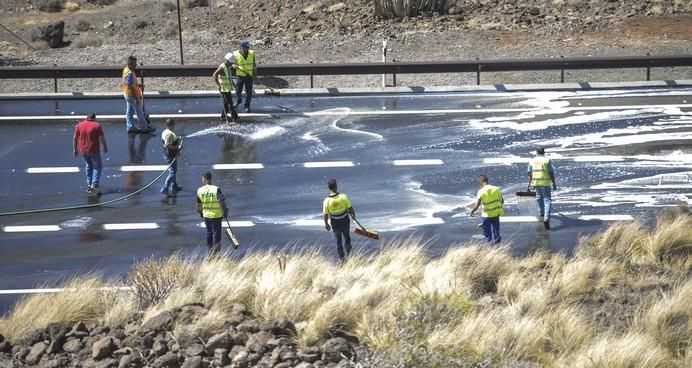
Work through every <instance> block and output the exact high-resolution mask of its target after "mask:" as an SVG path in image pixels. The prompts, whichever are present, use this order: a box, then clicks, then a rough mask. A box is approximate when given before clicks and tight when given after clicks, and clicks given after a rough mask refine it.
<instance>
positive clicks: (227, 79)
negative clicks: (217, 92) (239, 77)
mask: <svg viewBox="0 0 692 368" xmlns="http://www.w3.org/2000/svg"><path fill="white" fill-rule="evenodd" d="M221 65H222V66H223V75H221V74H219V75H218V76H217V79H218V80H219V85H221V92H233V83H232V82H231V71H230V70H228V66H226V64H221Z"/></svg>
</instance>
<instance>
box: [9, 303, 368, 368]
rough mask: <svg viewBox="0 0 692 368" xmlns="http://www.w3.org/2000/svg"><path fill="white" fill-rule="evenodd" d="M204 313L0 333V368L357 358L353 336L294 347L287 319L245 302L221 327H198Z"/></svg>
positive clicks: (301, 367) (287, 363)
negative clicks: (256, 312)
mask: <svg viewBox="0 0 692 368" xmlns="http://www.w3.org/2000/svg"><path fill="white" fill-rule="evenodd" d="M208 314H209V310H208V309H206V308H205V307H204V306H202V305H187V306H184V307H182V308H177V309H173V310H167V311H163V312H161V313H159V314H158V315H155V316H154V317H152V318H149V319H147V320H146V321H143V320H142V316H141V315H134V316H132V317H131V318H130V319H129V320H128V323H127V324H126V325H125V326H118V327H109V326H104V325H100V324H94V323H84V322H78V323H76V324H73V325H70V324H65V323H53V324H51V325H49V326H47V327H46V328H45V329H44V330H39V331H35V332H34V333H32V334H31V335H30V336H29V337H28V338H27V339H26V340H25V341H23V342H22V343H17V344H16V345H14V346H13V345H12V344H10V342H9V341H7V340H6V339H5V338H4V337H2V336H1V335H0V367H2V368H10V367H21V366H39V367H42V368H57V367H66V366H73V367H84V368H115V367H119V368H125V367H145V366H146V367H184V368H196V367H200V368H201V367H228V366H230V367H235V368H247V367H278V368H289V367H296V368H313V367H314V368H318V367H336V366H343V365H347V364H348V363H349V361H352V360H354V359H356V354H355V351H356V345H355V344H354V343H353V342H352V341H350V340H347V339H345V338H342V337H335V338H332V339H329V340H327V341H326V342H324V343H322V344H319V345H312V346H299V345H298V343H297V342H296V339H295V337H296V327H295V325H294V324H293V323H292V322H291V321H288V320H286V319H277V320H262V321H261V320H256V319H253V318H252V317H251V316H250V315H249V313H248V310H247V308H246V306H245V305H242V304H236V305H234V306H233V311H232V312H231V313H230V314H229V316H228V318H226V319H224V320H223V321H222V323H219V324H220V325H222V326H223V327H221V328H216V329H211V330H205V329H203V328H201V327H198V326H197V325H196V323H197V322H198V321H199V320H200V319H202V318H208V316H207V315H208ZM217 322H221V321H217Z"/></svg>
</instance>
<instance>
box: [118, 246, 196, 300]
mask: <svg viewBox="0 0 692 368" xmlns="http://www.w3.org/2000/svg"><path fill="white" fill-rule="evenodd" d="M193 267H194V266H193V265H192V264H191V262H190V260H185V259H182V258H180V257H179V256H177V255H174V256H171V257H168V258H163V259H153V258H149V259H145V260H143V261H139V262H137V263H135V264H134V265H133V266H132V268H131V270H130V273H129V274H128V281H129V283H130V286H132V292H133V293H134V294H135V296H137V298H138V301H139V302H140V303H141V304H142V306H144V307H148V306H151V305H156V304H159V303H161V302H162V301H163V300H164V299H166V298H167V297H168V296H169V295H170V294H171V293H172V292H173V291H174V290H176V289H183V288H185V287H187V286H188V285H189V284H190V282H191V281H192V277H193Z"/></svg>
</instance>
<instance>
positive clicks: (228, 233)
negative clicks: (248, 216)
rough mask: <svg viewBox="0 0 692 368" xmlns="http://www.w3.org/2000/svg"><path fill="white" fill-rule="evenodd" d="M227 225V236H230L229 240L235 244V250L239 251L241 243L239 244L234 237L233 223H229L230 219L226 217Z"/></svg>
mask: <svg viewBox="0 0 692 368" xmlns="http://www.w3.org/2000/svg"><path fill="white" fill-rule="evenodd" d="M226 225H228V227H227V228H226V235H228V240H230V241H231V244H233V249H238V247H239V246H240V242H238V239H237V238H236V237H235V235H233V231H231V223H230V222H228V217H226Z"/></svg>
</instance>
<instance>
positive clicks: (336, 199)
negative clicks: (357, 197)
mask: <svg viewBox="0 0 692 368" xmlns="http://www.w3.org/2000/svg"><path fill="white" fill-rule="evenodd" d="M349 208H351V200H349V199H348V196H347V195H346V194H343V193H338V194H337V195H335V196H329V197H327V198H325V199H324V203H323V206H322V213H323V214H328V215H329V217H330V218H333V219H335V220H339V219H342V218H344V217H346V216H348V209H349Z"/></svg>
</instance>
